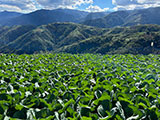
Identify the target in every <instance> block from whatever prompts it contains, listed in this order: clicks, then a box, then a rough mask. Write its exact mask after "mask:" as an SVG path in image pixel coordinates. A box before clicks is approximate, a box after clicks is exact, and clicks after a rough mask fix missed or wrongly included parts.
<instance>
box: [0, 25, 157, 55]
mask: <svg viewBox="0 0 160 120" xmlns="http://www.w3.org/2000/svg"><path fill="white" fill-rule="evenodd" d="M2 31H3V32H2ZM159 40H160V26H159V25H137V26H132V27H116V28H110V29H106V28H105V29H103V28H96V27H90V26H85V25H81V24H75V23H53V24H48V25H42V26H38V27H33V26H14V27H0V43H1V46H0V52H2V53H17V54H23V53H27V54H32V53H36V52H40V51H53V52H67V53H101V54H127V53H131V54H150V53H154V54H159V53H160V42H159ZM152 42H153V43H152ZM151 43H152V44H154V45H153V46H151Z"/></svg>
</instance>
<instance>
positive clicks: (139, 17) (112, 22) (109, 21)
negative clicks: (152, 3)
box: [83, 7, 160, 28]
mask: <svg viewBox="0 0 160 120" xmlns="http://www.w3.org/2000/svg"><path fill="white" fill-rule="evenodd" d="M83 24H85V25H89V26H96V27H101V28H112V27H116V26H133V25H138V24H158V25H160V7H155V8H148V9H140V10H133V11H117V12H112V13H110V14H109V15H107V16H105V17H102V18H98V19H94V20H86V21H84V22H83Z"/></svg>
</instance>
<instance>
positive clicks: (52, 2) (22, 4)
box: [0, 0, 93, 12]
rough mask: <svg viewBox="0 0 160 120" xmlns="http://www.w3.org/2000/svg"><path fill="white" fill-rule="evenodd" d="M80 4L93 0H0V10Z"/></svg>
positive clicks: (50, 7) (32, 9) (27, 9)
mask: <svg viewBox="0 0 160 120" xmlns="http://www.w3.org/2000/svg"><path fill="white" fill-rule="evenodd" d="M82 4H93V0H0V11H3V10H8V11H18V12H31V11H35V10H37V9H42V8H43V9H56V8H70V9H74V8H77V7H78V6H80V5H82Z"/></svg>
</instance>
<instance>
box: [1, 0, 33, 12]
mask: <svg viewBox="0 0 160 120" xmlns="http://www.w3.org/2000/svg"><path fill="white" fill-rule="evenodd" d="M2 10H8V11H17V12H30V11H33V10H36V6H35V5H34V3H33V1H32V0H0V11H2Z"/></svg>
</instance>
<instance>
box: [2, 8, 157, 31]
mask: <svg viewBox="0 0 160 120" xmlns="http://www.w3.org/2000/svg"><path fill="white" fill-rule="evenodd" d="M0 17H1V20H0V25H2V26H14V25H36V26H38V25H44V24H49V23H56V22H73V23H80V24H84V25H88V26H95V27H99V28H112V27H116V26H133V25H138V24H158V25H160V7H155V8H148V9H139V10H132V11H131V10H130V11H127V10H125V11H116V12H92V13H89V12H85V11H79V10H72V9H55V10H45V9H42V10H37V11H34V12H31V13H27V14H22V13H16V12H7V11H4V12H0Z"/></svg>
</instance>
